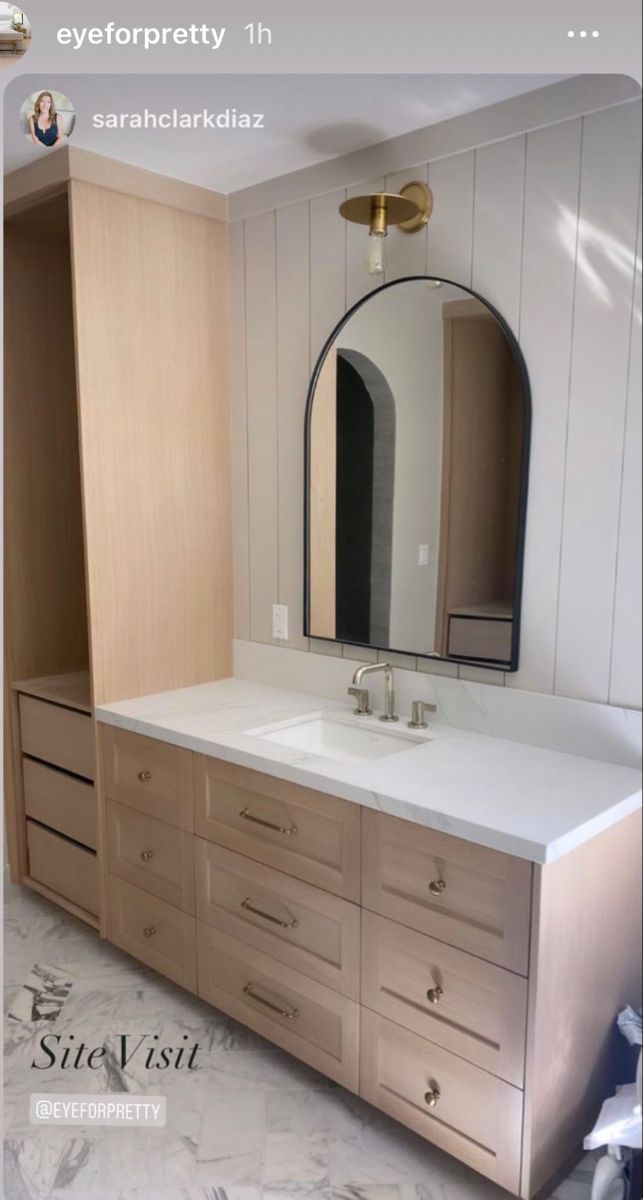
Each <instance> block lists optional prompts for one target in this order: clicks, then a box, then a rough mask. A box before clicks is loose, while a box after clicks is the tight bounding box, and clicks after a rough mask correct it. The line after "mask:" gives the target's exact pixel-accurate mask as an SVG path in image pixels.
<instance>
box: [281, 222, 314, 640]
mask: <svg viewBox="0 0 643 1200" xmlns="http://www.w3.org/2000/svg"><path fill="white" fill-rule="evenodd" d="M309 370H310V229H309V205H308V202H307V201H303V202H302V203H300V204H293V205H289V206H288V207H287V208H281V209H279V211H278V212H277V380H278V397H277V403H278V414H279V416H278V426H279V428H278V433H279V436H278V446H279V464H278V465H279V603H280V604H287V605H288V617H289V626H288V642H287V645H288V646H289V647H290V648H291V649H294V650H307V649H308V638H305V637H304V636H303V631H304V606H303V589H304V571H303V556H302V546H303V539H304V525H303V496H304V470H303V454H302V430H303V428H304V414H305V410H306V392H307V389H308V378H309Z"/></svg>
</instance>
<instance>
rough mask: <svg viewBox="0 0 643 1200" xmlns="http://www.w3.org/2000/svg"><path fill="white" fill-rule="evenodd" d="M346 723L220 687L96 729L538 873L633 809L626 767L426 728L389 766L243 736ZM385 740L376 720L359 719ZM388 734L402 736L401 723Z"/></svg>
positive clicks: (127, 706) (300, 700)
mask: <svg viewBox="0 0 643 1200" xmlns="http://www.w3.org/2000/svg"><path fill="white" fill-rule="evenodd" d="M320 712H324V713H328V714H334V715H336V716H337V717H338V718H339V719H340V721H342V723H343V722H344V721H347V722H348V723H349V724H351V723H352V722H353V718H352V717H351V716H350V713H351V708H350V706H349V705H346V704H339V703H337V702H334V701H332V700H320V699H319V697H315V696H310V695H305V694H303V693H299V692H288V691H283V690H281V689H279V688H272V687H266V686H265V685H264V684H259V683H252V682H249V681H246V680H241V679H223V680H220V681H218V682H216V683H207V684H202V685H201V686H198V687H190V688H181V689H179V690H177V691H173V692H163V693H159V694H158V695H154V696H144V697H141V698H139V699H136V700H124V701H122V702H120V703H118V704H108V705H104V706H103V707H101V708H98V709H97V712H96V716H97V719H98V720H99V721H103V722H105V723H107V724H110V725H116V726H118V727H119V728H122V729H129V730H132V731H133V732H135V733H141V734H145V735H147V736H149V737H155V738H159V739H160V740H161V741H164V742H171V743H173V744H174V745H177V746H184V747H185V748H187V749H188V750H195V751H197V752H201V753H203V754H208V755H212V756H213V757H215V758H221V759H224V760H225V761H226V762H231V763H236V764H238V765H239V766H244V767H251V768H253V769H254V770H258V771H263V772H264V773H265V774H267V775H275V776H277V777H278V778H281V779H287V780H289V781H290V782H292V783H299V784H302V785H304V786H305V787H309V788H314V789H316V790H318V791H323V792H327V793H330V794H331V795H334V796H339V797H341V798H343V799H345V800H350V801H352V802H353V803H356V804H363V805H364V806H365V807H367V808H373V809H377V810H378V811H380V812H386V813H390V814H391V815H392V816H396V817H403V818H405V819H406V820H409V821H415V822H416V823H417V824H419V825H426V826H428V827H429V828H431V829H439V830H441V831H442V832H445V833H450V834H453V835H454V836H456V837H461V838H466V839H467V840H468V841H471V842H477V843H478V844H480V845H484V846H489V847H491V848H492V849H495V850H501V851H504V852H506V853H508V854H514V855H517V856H518V857H520V858H526V859H529V860H530V861H531V862H536V863H549V862H553V861H554V860H555V859H557V858H559V857H560V856H561V855H563V854H565V853H567V852H568V851H570V850H573V849H574V848H575V847H576V846H579V845H581V844H582V843H583V842H585V841H588V840H589V838H591V837H594V836H595V835H596V834H598V833H600V832H601V831H602V830H604V829H607V828H609V826H610V825H613V824H615V823H616V822H617V821H619V820H622V818H623V817H625V816H627V815H628V814H629V813H631V812H633V811H634V810H635V809H637V808H639V807H640V805H641V776H640V773H639V772H638V771H637V770H635V769H634V768H632V767H625V766H618V765H615V764H613V763H606V762H599V761H596V760H594V759H589V758H580V757H578V756H575V755H572V754H563V753H560V752H559V751H554V750H545V749H539V748H537V747H534V746H527V745H524V744H523V743H521V742H515V741H506V740H505V739H503V738H497V737H489V736H487V735H484V734H478V733H471V732H468V731H465V730H458V729H454V728H453V726H449V725H440V724H437V723H434V722H433V721H431V719H430V718H429V721H430V724H429V728H428V729H427V730H426V731H424V732H423V733H422V734H420V735H416V737H419V741H420V744H413V743H412V742H410V743H409V748H408V749H404V750H402V751H400V752H398V753H395V754H392V755H390V756H389V757H387V758H381V759H378V760H375V761H364V762H355V763H353V762H337V761H333V760H331V759H329V758H327V757H325V756H324V757H322V756H321V755H318V754H312V753H310V752H308V751H304V750H301V749H294V748H293V747H288V746H284V745H279V744H277V743H275V742H269V741H265V740H262V738H261V737H258V736H256V734H253V733H251V732H250V731H252V730H256V729H258V728H264V727H265V726H267V725H272V724H273V723H276V722H292V721H293V720H296V719H297V718H300V717H302V716H305V715H310V714H314V713H320ZM355 720H356V721H358V722H359V725H360V728H369V727H370V728H372V729H373V730H374V731H376V732H377V733H382V732H383V729H384V728H385V727H384V726H383V725H382V724H381V723H380V722H379V721H378V720H377V716H376V715H375V716H373V717H363V718H355ZM391 731H392V732H393V731H394V732H396V733H400V734H408V733H409V732H410V731H409V730H407V728H406V724H405V723H403V722H402V721H400V723H399V724H398V725H395V726H393V727H392V730H391Z"/></svg>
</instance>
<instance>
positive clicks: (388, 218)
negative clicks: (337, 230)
mask: <svg viewBox="0 0 643 1200" xmlns="http://www.w3.org/2000/svg"><path fill="white" fill-rule="evenodd" d="M432 209H433V194H432V192H431V189H430V188H429V187H428V186H427V184H426V183H421V182H419V181H417V180H412V181H411V182H410V183H405V185H404V187H403V188H401V189H400V191H399V192H375V193H374V194H373V195H372V196H352V197H351V199H350V200H345V201H344V203H343V204H340V206H339V211H340V214H341V216H342V217H343V218H344V220H345V221H354V222H355V223H356V224H358V225H368V226H369V238H368V254H367V259H366V265H367V267H368V271H369V274H370V275H382V274H383V272H384V238H385V237H386V235H387V233H388V227H389V225H397V227H398V229H401V230H402V232H403V233H417V231H418V230H419V229H423V228H424V226H425V225H426V223H427V221H428V219H429V217H430V216H431V212H432Z"/></svg>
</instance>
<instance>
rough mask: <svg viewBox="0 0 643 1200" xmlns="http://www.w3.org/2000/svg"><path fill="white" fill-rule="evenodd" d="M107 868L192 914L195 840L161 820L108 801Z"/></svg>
mask: <svg viewBox="0 0 643 1200" xmlns="http://www.w3.org/2000/svg"><path fill="white" fill-rule="evenodd" d="M107 842H108V851H109V869H110V871H111V872H112V874H114V875H118V876H119V877H120V878H121V879H125V880H127V882H128V883H133V884H135V885H136V886H137V887H140V888H143V891H145V892H151V893H152V895H154V896H158V897H159V899H160V900H166V901H167V903H168V904H173V905H174V907H175V908H180V909H181V911H182V912H187V913H192V914H194V838H193V836H192V834H191V833H183V832H182V831H181V830H180V829H175V828H174V826H173V825H166V824H165V822H164V821H155V820H154V818H153V817H146V816H143V814H142V813H138V812H135V810H134V809H131V808H126V807H125V806H124V805H123V804H116V803H115V801H114V800H109V801H108V802H107Z"/></svg>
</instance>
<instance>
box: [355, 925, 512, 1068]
mask: <svg viewBox="0 0 643 1200" xmlns="http://www.w3.org/2000/svg"><path fill="white" fill-rule="evenodd" d="M362 1003H363V1004H365V1005H366V1007H367V1008H370V1009H372V1010H373V1011H374V1012H378V1013H381V1015H382V1016H383V1017H389V1018H390V1020H391V1021H396V1022H397V1023H398V1025H403V1026H404V1027H405V1028H406V1029H410V1030H412V1031H413V1032H414V1033H418V1034H420V1035H421V1036H422V1037H424V1038H427V1039H428V1040H429V1041H431V1042H435V1043H436V1044H437V1045H438V1046H444V1048H445V1049H446V1050H451V1051H452V1052H453V1053H454V1054H458V1055H459V1056H460V1057H461V1058H464V1059H467V1061H468V1062H471V1063H475V1064H476V1065H477V1066H479V1067H482V1068H483V1069H484V1070H486V1071H490V1072H491V1073H492V1074H493V1075H498V1076H499V1077H500V1078H501V1079H506V1080H507V1082H508V1083H513V1084H515V1085H516V1086H517V1087H522V1086H523V1082H524V1076H525V1033H526V1026H527V980H526V979H523V978H522V977H521V976H520V975H515V974H514V973H513V971H505V970H503V969H502V968H501V967H496V966H493V965H492V964H491V963H486V962H484V961H483V960H482V959H481V958H476V957H475V955H473V954H465V953H463V951H462V950H456V949H454V947H453V946H448V945H446V944H445V943H444V942H438V941H436V940H435V939H434V938H428V937H425V936H424V934H421V933H416V932H415V931H414V930H413V929H405V928H403V926H401V925H397V924H396V923H395V922H394V921H387V920H385V919H384V918H383V917H378V916H375V915H374V914H373V913H369V912H367V911H366V909H364V910H363V913H362Z"/></svg>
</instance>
